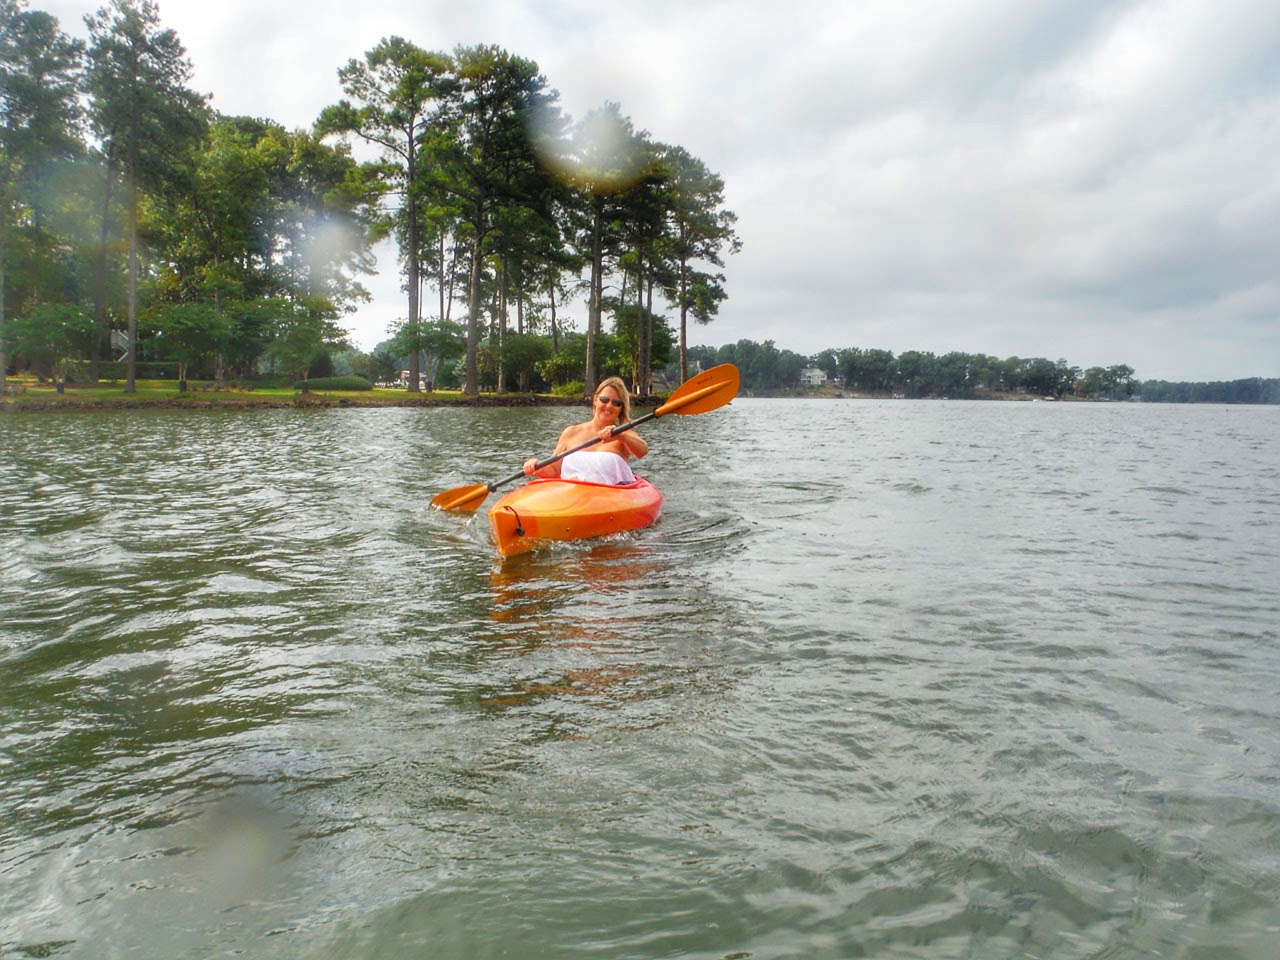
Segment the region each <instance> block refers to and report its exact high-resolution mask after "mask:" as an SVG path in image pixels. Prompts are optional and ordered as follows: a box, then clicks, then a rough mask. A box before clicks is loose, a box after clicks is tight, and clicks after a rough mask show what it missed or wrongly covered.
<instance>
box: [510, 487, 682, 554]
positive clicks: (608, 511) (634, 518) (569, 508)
mask: <svg viewBox="0 0 1280 960" xmlns="http://www.w3.org/2000/svg"><path fill="white" fill-rule="evenodd" d="M661 512H662V491H661V490H659V489H658V488H657V487H655V486H654V485H653V484H651V483H650V482H649V481H648V480H645V479H643V478H641V477H637V478H636V481H635V483H626V484H618V485H616V486H610V485H609V484H604V483H587V482H586V481H585V480H559V479H554V480H552V479H541V478H539V479H535V480H531V481H529V482H528V483H527V484H525V485H524V486H523V487H518V488H517V489H515V490H512V491H511V492H510V493H508V494H507V495H506V496H504V497H503V498H502V499H501V500H499V501H498V502H497V503H495V504H494V505H493V506H492V507H491V508H490V509H489V525H490V526H492V527H493V538H494V540H495V541H497V544H498V552H499V553H500V554H502V555H503V556H504V557H513V556H515V555H516V554H518V553H525V552H527V551H529V550H532V549H533V548H534V547H536V546H537V545H538V542H539V541H544V542H545V541H547V540H585V539H587V538H589V537H602V536H605V535H606V534H610V533H621V532H622V531H624V530H639V529H640V528H641V527H647V526H648V525H649V524H651V523H653V521H655V520H657V519H658V514H660V513H661Z"/></svg>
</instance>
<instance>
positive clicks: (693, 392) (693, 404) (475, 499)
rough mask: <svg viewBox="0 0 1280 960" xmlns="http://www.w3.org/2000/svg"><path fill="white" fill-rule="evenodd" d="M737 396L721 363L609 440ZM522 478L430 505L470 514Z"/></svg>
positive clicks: (731, 371)
mask: <svg viewBox="0 0 1280 960" xmlns="http://www.w3.org/2000/svg"><path fill="white" fill-rule="evenodd" d="M737 395H738V368H737V367H735V366H734V365H733V364H732V363H722V364H720V365H719V366H717V367H712V368H711V369H710V370H704V371H703V372H702V373H700V374H698V375H697V376H696V377H694V378H693V379H691V380H686V381H685V382H684V383H682V384H681V385H680V388H679V389H678V390H676V391H675V392H674V393H673V394H671V396H669V397H668V398H667V400H666V402H665V403H664V404H662V406H660V407H658V409H656V410H654V411H653V413H648V414H645V415H644V416H643V417H640V418H638V419H636V420H631V421H628V422H627V423H623V424H619V425H618V426H616V427H614V428H613V433H612V434H610V436H614V437H616V436H617V435H618V434H620V433H625V432H626V431H628V430H634V429H635V428H636V427H638V426H640V424H642V423H646V422H647V421H649V420H656V419H657V418H658V417H665V416H666V415H667V414H668V413H679V414H683V415H686V416H687V415H689V414H692V413H709V412H710V411H712V410H718V409H719V408H720V407H723V406H724V405H725V404H726V403H728V402H729V401H730V400H732V399H733V398H734V397H735V396H737ZM601 442H602V441H601V439H600V438H599V437H592V438H591V439H590V440H588V441H587V442H586V443H580V444H578V446H576V447H574V448H573V449H572V450H566V451H564V452H563V453H557V454H556V455H555V456H554V457H548V458H547V459H546V460H542V461H540V462H539V463H538V465H537V466H536V467H535V468H534V469H535V470H541V469H542V468H543V467H549V466H551V464H553V463H558V462H559V461H561V460H563V459H564V458H565V457H567V456H568V455H569V454H571V453H577V452H578V451H579V450H585V449H586V448H587V447H592V446H595V445H596V444H597V443H601ZM523 476H525V472H524V471H523V470H521V471H520V472H519V473H513V474H512V475H511V476H509V477H507V478H506V479H504V480H495V481H494V482H493V483H478V484H472V485H471V486H467V487H454V488H453V489H452V490H445V491H444V492H443V493H437V494H436V495H435V496H434V497H432V498H431V505H432V506H433V507H435V508H437V509H438V510H449V511H452V512H454V513H474V512H475V511H476V510H477V509H479V507H480V505H481V504H482V503H484V498H485V497H487V496H489V494H491V493H492V492H493V491H494V490H497V489H498V488H499V487H501V486H505V485H506V484H508V483H511V482H512V481H514V480H519V479H520V478H521V477H523Z"/></svg>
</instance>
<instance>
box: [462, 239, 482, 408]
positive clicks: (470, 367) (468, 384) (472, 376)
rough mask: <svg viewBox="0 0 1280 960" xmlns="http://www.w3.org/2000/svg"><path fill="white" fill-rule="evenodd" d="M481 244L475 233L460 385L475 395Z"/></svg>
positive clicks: (468, 392)
mask: <svg viewBox="0 0 1280 960" xmlns="http://www.w3.org/2000/svg"><path fill="white" fill-rule="evenodd" d="M483 246H484V238H483V236H481V235H480V234H476V238H475V240H473V241H472V250H471V283H470V286H469V289H470V296H469V299H468V302H467V376H466V380H465V382H464V383H463V385H462V392H463V393H464V394H465V395H467V396H475V395H476V394H478V393H479V392H480V388H479V386H478V382H479V370H478V369H477V367H478V364H477V363H476V351H477V350H478V349H479V347H480V270H481V264H480V251H481V248H482V247H483Z"/></svg>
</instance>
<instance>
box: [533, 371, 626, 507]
mask: <svg viewBox="0 0 1280 960" xmlns="http://www.w3.org/2000/svg"><path fill="white" fill-rule="evenodd" d="M591 413H592V416H591V419H590V420H587V421H585V422H583V423H575V424H573V425H572V426H568V427H565V428H564V432H563V433H561V434H560V440H559V441H558V442H557V443H556V449H555V452H556V453H557V454H559V453H563V452H564V451H565V450H571V449H573V448H574V447H578V446H581V445H582V444H584V443H586V442H587V441H588V440H590V439H592V438H593V437H599V438H600V440H601V442H600V443H598V444H596V445H595V446H592V447H589V448H587V449H586V450H579V451H578V452H576V453H571V454H569V455H568V456H567V457H565V458H564V459H563V460H557V461H556V462H555V463H553V464H551V465H549V466H546V467H543V468H542V469H541V470H536V467H537V466H538V460H537V458H536V457H534V458H530V459H529V460H526V461H525V462H524V472H525V473H526V474H532V473H535V472H536V473H537V475H538V476H540V477H562V478H563V479H565V480H587V481H589V482H591V483H609V484H616V483H631V482H633V481H634V480H635V474H633V473H632V472H631V467H630V466H629V465H628V464H627V461H628V460H630V459H632V458H633V457H634V458H635V459H637V460H638V459H640V458H641V457H643V456H644V455H645V454H646V453H648V452H649V445H648V444H647V443H645V442H644V439H643V438H642V437H641V436H640V435H639V434H638V433H636V432H635V431H634V430H628V431H626V432H625V433H619V434H618V435H617V436H614V434H613V428H614V427H615V426H617V425H618V424H621V423H627V422H629V421H630V420H631V395H630V394H629V393H627V387H626V384H624V383H623V382H622V379H621V378H620V377H610V378H609V379H608V380H605V381H604V382H603V383H601V384H600V386H599V387H597V388H596V394H595V396H594V397H592V398H591Z"/></svg>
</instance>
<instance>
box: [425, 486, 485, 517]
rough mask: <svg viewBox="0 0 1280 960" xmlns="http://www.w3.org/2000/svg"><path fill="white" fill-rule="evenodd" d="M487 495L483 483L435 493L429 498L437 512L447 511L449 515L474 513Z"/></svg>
mask: <svg viewBox="0 0 1280 960" xmlns="http://www.w3.org/2000/svg"><path fill="white" fill-rule="evenodd" d="M488 495H489V487H488V485H487V484H483V483H481V484H473V485H472V486H469V487H454V488H453V489H452V490H446V491H445V492H444V493H437V494H436V495H435V496H434V497H432V498H431V505H432V506H433V507H435V508H436V509H437V510H448V511H449V512H451V513H475V512H476V511H477V510H478V509H480V504H482V503H484V498H485V497H487V496H488Z"/></svg>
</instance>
